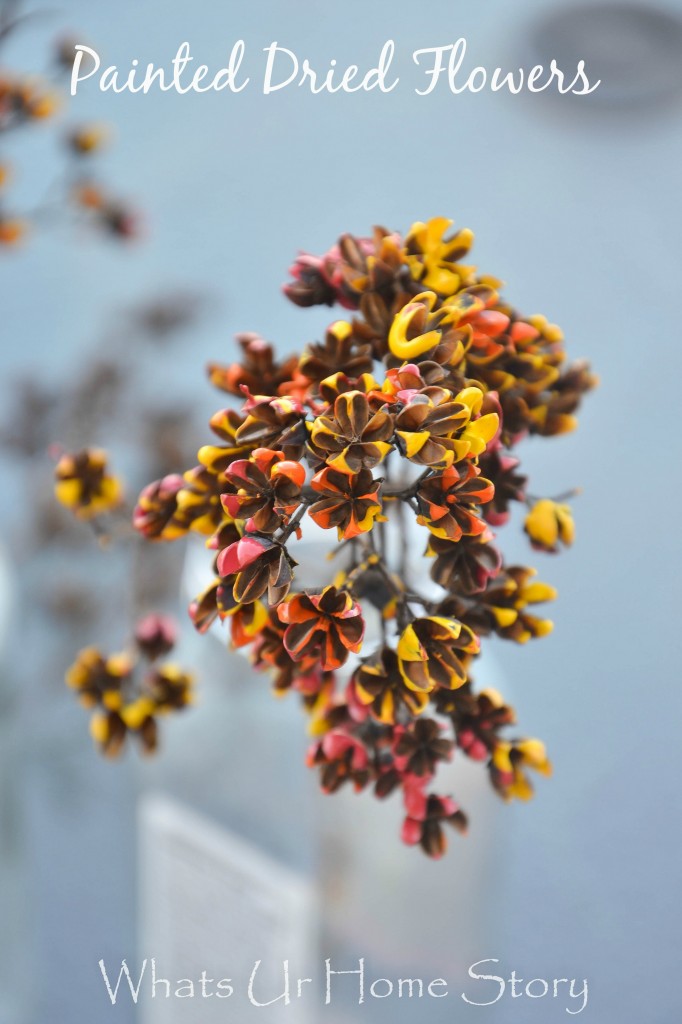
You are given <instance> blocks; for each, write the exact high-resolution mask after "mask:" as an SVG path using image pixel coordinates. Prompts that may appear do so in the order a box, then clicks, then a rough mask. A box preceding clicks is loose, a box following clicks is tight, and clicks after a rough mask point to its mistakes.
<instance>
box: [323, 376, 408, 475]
mask: <svg viewBox="0 0 682 1024" xmlns="http://www.w3.org/2000/svg"><path fill="white" fill-rule="evenodd" d="M392 434H393V418H392V416H391V415H390V413H389V412H387V411H385V410H383V409H380V410H379V411H378V412H375V413H374V414H372V411H371V409H370V405H369V402H368V400H367V396H366V395H363V394H362V393H361V392H360V391H349V392H347V393H346V394H343V395H339V397H338V398H337V399H336V401H335V402H334V412H333V415H323V416H318V417H317V419H315V420H314V422H313V424H312V426H311V428H310V445H311V448H312V450H313V452H314V454H315V455H319V458H320V459H321V460H323V461H325V462H326V463H327V465H328V466H329V467H330V468H331V469H336V470H338V471H339V472H341V473H348V474H352V473H358V472H359V471H360V470H361V469H373V468H374V466H378V465H379V463H380V462H381V461H382V460H383V459H384V458H385V457H386V455H387V454H388V453H389V452H390V450H391V447H392V446H391V444H390V438H391V436H392Z"/></svg>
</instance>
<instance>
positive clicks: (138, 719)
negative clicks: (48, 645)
mask: <svg viewBox="0 0 682 1024" xmlns="http://www.w3.org/2000/svg"><path fill="white" fill-rule="evenodd" d="M175 639H176V627H175V624H174V622H173V621H172V620H171V619H169V618H168V617H166V616H162V615H148V616H146V617H145V618H144V619H141V620H140V621H139V622H138V624H137V627H136V629H135V638H134V641H135V642H134V645H133V648H132V650H130V651H123V652H121V653H119V654H112V655H109V656H108V657H107V656H106V655H103V654H101V653H100V651H99V650H98V649H97V648H96V647H86V648H85V649H84V650H82V651H80V652H79V653H78V657H77V658H76V660H75V662H74V663H73V665H72V666H71V667H70V668H69V670H68V672H67V673H66V682H67V685H68V686H70V687H71V688H72V689H74V690H75V691H76V693H77V694H78V698H79V700H80V702H81V704H82V705H83V706H84V707H86V708H92V709H93V713H92V717H91V719H90V731H91V733H92V737H93V739H94V740H95V742H96V743H97V744H98V745H99V747H100V749H101V750H102V752H103V753H104V754H106V755H107V756H109V757H115V756H116V755H117V754H119V753H120V751H121V749H122V747H123V745H124V743H125V740H126V737H127V736H128V735H129V734H130V735H131V736H132V737H134V739H135V740H137V741H138V742H139V744H140V747H141V749H142V751H143V752H144V753H147V754H148V753H152V752H153V751H154V750H156V744H157V724H156V720H157V717H158V716H159V715H163V714H167V713H168V712H169V711H175V710H180V709H182V708H184V707H186V706H187V705H188V704H191V702H192V699H193V692H192V689H193V685H194V682H193V678H192V676H191V675H190V674H189V673H187V672H184V671H183V670H182V669H181V668H179V666H178V665H176V664H174V663H171V662H164V663H161V664H158V659H159V658H161V657H163V656H164V655H165V654H168V653H169V652H170V651H171V650H172V649H173V647H174V646H175Z"/></svg>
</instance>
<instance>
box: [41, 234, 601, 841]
mask: <svg viewBox="0 0 682 1024" xmlns="http://www.w3.org/2000/svg"><path fill="white" fill-rule="evenodd" d="M450 231H451V222H450V221H448V220H445V219H443V218H436V219H434V220H431V221H429V222H428V223H417V224H415V225H413V226H412V228H411V229H410V230H409V232H408V233H407V234H406V235H405V236H404V237H403V236H401V235H399V234H398V233H396V232H388V231H386V230H384V229H379V228H377V229H376V230H375V232H374V234H373V236H371V237H368V238H354V237H352V236H350V235H344V236H343V237H342V238H341V239H340V240H339V242H338V244H337V245H335V246H334V247H333V248H332V249H330V250H329V251H328V252H327V253H325V254H324V255H322V256H313V255H310V254H303V255H301V256H299V257H298V259H297V260H296V262H295V263H294V265H293V267H292V269H291V278H292V280H291V282H290V283H289V284H287V285H286V286H285V289H284V291H285V294H286V295H287V296H288V297H289V299H291V301H292V302H294V303H296V304H297V305H299V306H313V305H329V306H334V305H336V306H340V307H341V308H342V309H344V310H347V311H349V318H348V319H343V320H337V321H335V322H334V323H332V324H331V326H330V327H329V329H328V331H327V333H326V336H325V337H324V339H323V340H322V341H320V342H317V343H314V344H310V345H308V346H307V348H306V349H305V351H304V352H303V354H302V356H301V357H300V358H297V357H295V356H289V357H286V358H285V359H284V360H282V361H281V362H279V361H278V360H277V358H276V355H275V351H274V349H273V348H272V346H271V345H270V344H268V343H267V342H265V341H264V340H263V339H261V338H259V337H258V336H256V335H253V334H250V335H243V336H242V337H241V338H240V339H239V342H240V346H241V349H242V359H241V361H240V362H239V363H236V364H233V365H226V366H222V365H218V364H212V365H211V366H210V368H209V376H210V380H211V382H212V383H213V384H214V385H215V386H216V387H218V388H219V389H220V390H221V391H223V392H224V393H226V394H228V395H232V396H234V398H235V399H236V400H237V401H236V403H234V406H233V407H230V408H227V409H221V410H220V411H219V412H217V413H216V414H215V415H214V416H213V417H212V419H211V421H210V426H211V429H212V431H213V434H214V435H215V437H214V440H213V441H212V442H211V443H209V444H207V445H205V446H204V447H202V448H201V449H200V451H199V453H198V456H197V462H198V464H197V466H195V467H194V468H190V469H189V470H187V471H186V472H184V473H183V474H177V475H172V476H168V477H165V478H164V479H163V480H158V481H155V482H154V483H151V484H149V485H148V486H147V487H146V488H145V489H144V491H143V492H142V494H141V495H140V497H139V500H138V503H137V506H136V508H135V510H134V513H133V523H134V526H135V528H136V529H137V530H138V531H139V533H140V534H142V535H143V536H144V537H145V538H147V539H148V540H149V541H152V542H156V543H159V542H163V541H171V540H175V539H177V538H179V537H182V536H185V535H188V534H190V533H191V532H195V533H198V534H200V535H203V536H205V538H206V547H207V548H208V550H209V551H210V557H211V559H212V565H213V579H212V581H211V582H209V583H208V585H207V586H206V588H205V590H204V591H203V592H202V593H201V594H199V595H198V596H197V597H196V599H195V600H194V601H193V602H192V604H191V607H190V616H191V618H192V621H193V622H194V625H195V627H196V628H197V629H198V630H199V631H200V632H206V631H207V630H208V629H209V628H210V627H211V626H212V625H213V624H216V623H218V622H220V621H222V622H223V623H225V625H226V626H228V627H229V630H230V635H231V642H232V645H233V646H234V647H238V648H250V651H251V658H252V661H253V664H254V665H255V666H256V667H257V668H259V669H266V670H268V671H270V672H271V673H272V675H273V680H274V688H275V690H276V692H278V693H283V692H286V691H295V692H296V693H298V695H299V697H300V700H301V705H302V707H303V710H304V711H305V713H306V714H307V716H308V718H309V723H310V732H311V735H312V736H313V737H314V745H313V747H312V749H311V751H310V753H309V756H308V763H309V764H310V766H311V767H313V768H315V769H318V770H319V773H320V781H321V785H322V788H323V790H324V791H325V792H329V793H332V792H335V791H336V790H338V789H339V788H341V787H342V786H344V785H346V784H349V785H350V786H351V787H353V788H354V789H355V790H357V791H360V790H365V789H372V790H373V791H374V794H375V795H376V796H377V797H379V798H384V797H387V796H388V795H389V794H391V793H393V792H400V793H401V794H402V799H403V804H404V824H403V827H402V837H403V840H404V841H405V842H406V843H408V844H415V845H416V844H419V845H420V846H421V847H422V849H423V850H424V851H425V852H426V853H427V854H429V855H430V856H432V857H440V856H441V855H442V854H443V852H444V851H445V848H446V831H447V827H448V826H450V827H452V828H454V829H456V830H457V831H460V832H462V831H464V830H465V829H466V825H467V819H466V816H465V814H464V812H463V811H462V809H461V808H460V807H459V806H458V804H457V803H456V802H455V800H454V799H453V797H451V796H449V795H439V794H438V793H436V792H433V791H432V783H433V780H434V777H435V776H436V774H437V772H438V769H439V766H440V765H441V763H444V762H449V761H451V760H452V758H453V757H455V758H457V757H466V758H469V759H472V760H474V761H480V762H481V763H484V764H485V765H486V766H487V771H488V773H489V777H490V782H491V784H492V786H493V788H494V789H495V790H496V791H497V792H498V793H499V794H500V795H501V796H502V797H503V798H504V799H505V800H510V799H512V798H514V797H517V798H520V799H527V798H528V797H530V796H531V794H532V783H531V781H530V777H529V771H534V772H538V773H540V774H545V775H546V774H548V773H549V772H550V770H551V769H550V763H549V761H548V759H547V755H546V752H545V748H544V746H543V744H542V743H541V742H540V741H539V740H536V739H528V738H524V737H516V736H511V737H509V736H507V734H506V731H507V730H508V729H509V727H511V726H513V724H514V722H515V715H514V711H513V709H512V708H510V707H508V706H507V705H505V703H504V700H503V698H502V697H501V696H500V695H499V694H498V693H497V692H496V691H494V690H491V689H484V690H481V691H480V692H477V691H476V690H475V688H474V684H473V680H472V667H473V666H474V665H475V663H476V659H477V658H478V656H479V654H480V650H481V640H482V638H483V637H487V636H490V635H493V634H494V635H496V636H498V637H501V638H502V639H507V640H513V641H515V642H517V643H525V642H526V641H528V640H530V639H532V638H535V637H541V636H544V635H546V634H547V633H549V632H550V630H551V622H549V621H548V620H547V619H546V618H544V617H542V615H538V614H537V612H536V606H538V605H542V604H543V603H544V602H547V601H550V600H552V599H553V598H554V596H555V592H554V590H553V588H552V587H550V586H548V585H547V584H544V583H541V582H538V581H537V580H536V579H535V572H534V570H533V569H530V568H527V567H525V566H518V565H507V564H506V563H505V561H504V558H503V556H502V553H501V552H500V550H499V549H498V547H497V544H496V539H495V535H494V533H493V528H495V529H496V528H498V527H500V526H502V525H504V524H505V522H506V521H507V520H508V519H509V516H510V510H511V506H512V505H513V504H514V503H521V504H526V505H527V506H528V509H529V511H528V514H527V517H526V520H525V530H526V532H527V534H528V536H529V538H530V540H531V542H532V544H533V546H534V547H535V548H539V549H542V550H544V551H551V552H554V551H557V550H558V548H559V546H560V545H568V544H570V543H571V542H572V539H573V521H572V518H571V513H570V509H569V508H568V506H567V505H566V504H565V503H564V501H563V498H564V497H565V496H560V497H559V498H557V499H555V500H551V499H539V500H538V499H529V498H527V497H526V480H525V477H524V476H523V474H522V472H521V471H520V467H519V461H518V458H517V457H516V455H515V454H514V449H515V448H516V446H517V444H518V443H519V442H520V441H521V440H522V439H524V438H526V437H528V436H530V435H536V436H543V437H551V436H554V435H558V434H563V433H566V432H568V431H571V430H573V429H574V427H575V426H576V418H575V414H576V411H577V408H578V406H579V404H580V401H581V398H582V396H583V394H584V393H585V392H587V391H588V390H590V389H591V388H592V387H593V386H594V384H595V378H594V377H593V376H592V374H591V373H590V371H589V369H588V367H587V365H586V364H584V363H574V364H572V365H568V366H567V365H566V363H565V352H564V347H563V343H562V335H561V332H560V330H559V329H558V328H557V327H555V326H553V325H552V324H550V323H548V322H547V320H545V319H544V317H541V316H531V317H524V316H522V315H521V314H520V313H518V312H517V311H516V310H515V309H514V307H512V306H511V305H509V304H508V303H507V301H506V300H505V299H504V298H503V297H502V294H501V285H500V282H498V281H496V280H495V279H494V278H491V277H488V276H482V275H480V274H479V273H478V272H477V270H476V268H475V267H473V266H471V265H469V264H468V262H463V261H465V260H466V258H467V256H468V252H469V249H470V246H471V243H472V239H473V236H472V235H471V232H469V231H459V232H455V233H450ZM57 477H58V484H57V488H58V489H57V495H58V497H59V498H60V500H62V501H63V502H64V503H66V504H67V505H69V506H70V507H71V508H72V509H73V510H74V511H75V512H76V514H77V515H79V516H81V517H87V516H88V515H93V516H96V515H98V514H99V513H100V512H103V511H107V508H106V506H107V505H109V506H111V505H113V504H114V503H115V502H116V501H118V499H119V494H120V489H119V487H118V485H115V484H114V483H113V482H112V480H113V478H112V476H111V474H110V473H109V472H108V470H107V469H106V463H105V462H104V461H103V458H102V456H101V454H100V453H99V452H96V451H90V452H85V453H81V454H80V455H77V456H62V459H61V460H60V463H59V465H58V467H57ZM310 529H312V530H313V532H314V534H315V537H316V538H318V539H319V538H320V537H321V538H322V539H323V540H324V539H325V538H328V553H329V555H330V556H334V557H335V559H336V561H335V565H334V566H333V567H330V568H328V569H327V568H325V566H326V564H327V563H324V562H322V563H321V564H318V563H316V566H315V571H316V573H317V577H316V583H315V584H314V585H312V586H304V587H302V588H301V587H300V585H299V584H297V573H300V572H301V569H299V567H298V566H297V545H298V544H299V542H300V540H301V538H302V537H303V536H306V535H307V534H308V530H310ZM320 531H322V532H320ZM415 541H416V542H417V544H421V548H420V549H419V550H421V552H423V562H422V563H421V565H422V568H421V571H420V570H419V568H417V569H416V571H415V564H414V562H415V560H414V557H411V556H410V552H411V550H412V549H413V548H414V544H415ZM300 557H301V556H300V555H299V558H300ZM302 568H303V567H302ZM130 671H131V669H130V668H129V665H128V662H127V661H126V660H125V658H124V659H121V658H114V659H104V658H102V657H101V656H100V655H99V654H98V653H97V652H93V651H86V652H81V655H79V659H78V661H77V662H76V665H75V666H74V667H73V668H72V669H71V670H70V673H69V682H70V683H71V685H72V686H75V687H76V689H77V690H78V691H79V693H80V694H81V697H82V698H83V699H85V700H86V701H88V702H90V703H94V704H96V705H97V706H98V707H99V709H100V710H99V711H98V712H97V717H96V719H95V722H94V726H93V729H94V734H95V737H96V739H97V740H98V742H99V743H100V744H101V745H102V746H103V747H104V749H105V750H106V749H109V750H111V748H112V747H114V748H117V747H118V746H119V745H120V743H121V742H122V738H123V737H124V736H125V734H126V732H133V733H135V734H136V735H138V736H139V737H140V739H141V741H142V744H143V746H145V747H147V748H149V747H152V746H153V745H154V743H155V739H156V732H155V727H152V726H151V725H149V724H147V723H149V722H151V721H154V722H155V710H158V708H159V707H163V706H164V705H163V700H161V703H160V704H157V705H154V704H153V701H154V700H155V699H156V698H155V697H154V696H153V695H154V694H174V695H175V696H176V698H177V700H178V701H181V696H180V695H182V699H183V700H184V698H188V696H189V694H190V692H191V690H190V687H189V684H187V685H186V686H182V685H181V684H180V682H179V681H178V677H175V683H174V684H173V685H174V686H175V689H173V686H172V685H171V680H169V679H166V681H165V682H164V683H163V684H162V683H161V682H160V681H159V679H158V678H157V680H156V682H155V683H154V684H153V685H152V684H149V687H148V689H149V694H145V695H143V696H141V697H139V698H138V700H137V701H136V702H133V704H132V705H131V704H129V703H126V699H125V697H124V696H122V690H123V689H124V686H123V684H122V682H121V679H122V678H127V676H128V675H129V673H130ZM165 671H166V675H168V670H167V669H166V670H165ZM162 672H163V670H162V669H159V670H157V673H156V674H157V676H158V675H159V673H162ZM164 686H165V689H164ZM165 699H166V702H168V701H170V700H171V698H170V697H166V698H165ZM140 702H141V703H140ZM147 712H148V715H147ZM145 716H146V717H145ZM145 730H146V732H145ZM145 737H146V738H145Z"/></svg>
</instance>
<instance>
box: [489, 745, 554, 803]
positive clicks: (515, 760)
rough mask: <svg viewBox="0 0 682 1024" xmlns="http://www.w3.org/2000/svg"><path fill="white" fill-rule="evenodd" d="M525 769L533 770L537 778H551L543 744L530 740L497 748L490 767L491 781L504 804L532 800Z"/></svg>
mask: <svg viewBox="0 0 682 1024" xmlns="http://www.w3.org/2000/svg"><path fill="white" fill-rule="evenodd" d="M524 768H532V769H533V770H534V771H536V772H538V773H539V774H540V775H551V774H552V765H551V762H550V761H549V759H548V757H547V752H546V750H545V745H544V743H541V741H540V740H535V739H529V740H515V741H514V742H512V743H506V742H500V743H498V744H497V745H496V747H495V750H494V751H493V756H492V760H491V763H490V777H491V781H492V783H493V786H494V787H495V789H496V790H497V791H498V793H499V794H500V795H501V796H502V797H503V798H504V799H505V800H513V799H514V798H516V799H517V800H530V798H531V797H532V795H533V786H532V783H531V781H530V779H529V778H528V775H527V773H526V772H525V771H524Z"/></svg>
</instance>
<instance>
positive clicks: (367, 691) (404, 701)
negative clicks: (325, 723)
mask: <svg viewBox="0 0 682 1024" xmlns="http://www.w3.org/2000/svg"><path fill="white" fill-rule="evenodd" d="M349 685H350V687H351V690H352V696H353V698H354V699H355V700H356V701H357V702H358V703H359V704H360V705H361V706H362V707H366V708H367V709H368V711H369V712H370V714H371V715H372V717H373V718H376V719H377V721H379V722H384V723H386V724H389V725H393V724H395V722H396V721H397V719H398V716H399V715H400V713H401V709H403V708H405V709H406V710H407V711H408V712H409V714H410V715H420V714H421V713H422V712H423V711H424V710H425V709H426V708H427V706H428V703H429V697H428V694H427V693H425V692H420V691H419V690H415V689H414V688H413V687H411V686H408V685H407V683H406V682H405V679H404V678H403V675H402V673H401V671H400V666H399V664H398V655H397V654H396V652H395V651H394V650H393V648H392V647H383V648H382V649H381V652H380V655H379V657H378V658H376V659H372V660H371V661H368V662H365V663H364V664H362V665H361V666H360V667H359V668H358V669H357V670H356V672H355V674H354V675H353V677H352V678H351V681H350V684H349Z"/></svg>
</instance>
